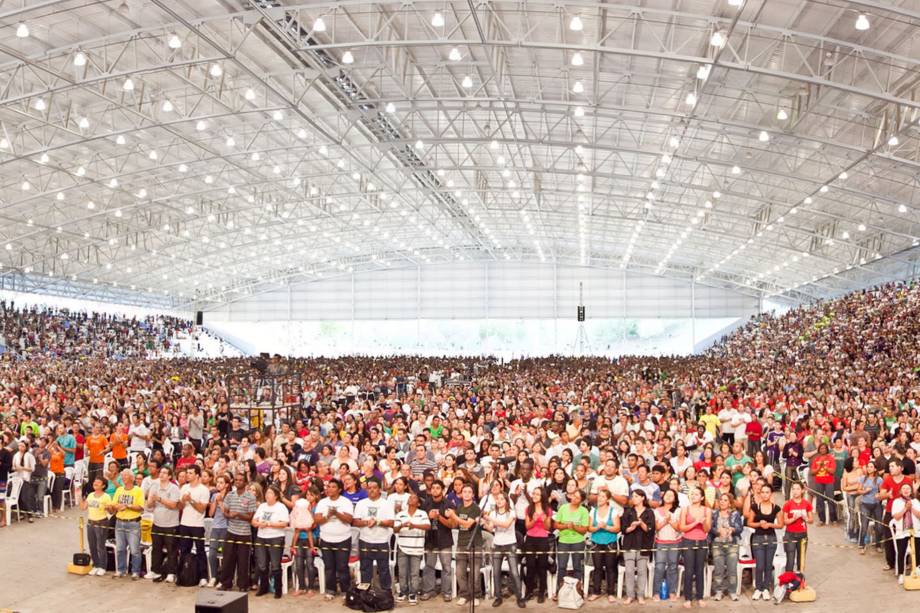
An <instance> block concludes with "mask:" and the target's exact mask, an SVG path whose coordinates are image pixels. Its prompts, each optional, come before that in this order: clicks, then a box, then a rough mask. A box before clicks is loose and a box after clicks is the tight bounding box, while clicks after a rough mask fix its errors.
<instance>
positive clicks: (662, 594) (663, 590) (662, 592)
mask: <svg viewBox="0 0 920 613" xmlns="http://www.w3.org/2000/svg"><path fill="white" fill-rule="evenodd" d="M669 595H670V594H669V593H668V580H667V579H664V580H662V582H661V587H660V588H659V589H658V598H660V599H662V600H667V599H668V596H669Z"/></svg>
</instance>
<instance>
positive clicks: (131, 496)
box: [112, 485, 144, 520]
mask: <svg viewBox="0 0 920 613" xmlns="http://www.w3.org/2000/svg"><path fill="white" fill-rule="evenodd" d="M112 503H113V504H127V505H135V506H139V507H142V508H143V506H144V492H143V490H141V488H139V487H138V486H136V485H135V486H134V487H133V488H131V489H130V490H126V489H125V488H124V486H119V487H118V489H117V490H115V495H114V496H112ZM140 516H141V512H140V511H132V510H130V509H125V510H123V511H119V512H118V513H116V514H115V517H117V518H118V519H123V520H129V519H137V518H138V517H140Z"/></svg>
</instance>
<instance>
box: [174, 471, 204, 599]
mask: <svg viewBox="0 0 920 613" xmlns="http://www.w3.org/2000/svg"><path fill="white" fill-rule="evenodd" d="M185 476H186V479H187V482H186V483H185V485H183V486H182V488H181V489H180V490H179V507H180V508H181V509H182V519H180V520H179V556H180V560H181V559H182V556H185V555H187V554H188V553H189V552H190V551H191V550H192V545H194V546H195V558H196V563H197V565H198V585H199V586H200V587H204V586H206V585H207V584H208V558H207V556H206V554H205V549H204V514H205V511H206V510H207V508H208V503H209V502H210V501H211V492H210V491H209V490H208V487H207V486H206V485H203V484H202V483H201V467H200V466H198V465H197V464H190V465H188V466H186V467H185Z"/></svg>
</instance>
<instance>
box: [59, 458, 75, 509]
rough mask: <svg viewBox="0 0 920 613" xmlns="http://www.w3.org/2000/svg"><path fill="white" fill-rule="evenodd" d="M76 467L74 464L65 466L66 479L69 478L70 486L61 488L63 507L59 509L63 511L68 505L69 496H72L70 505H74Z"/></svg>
mask: <svg viewBox="0 0 920 613" xmlns="http://www.w3.org/2000/svg"><path fill="white" fill-rule="evenodd" d="M75 472H76V471H75V469H74V467H73V466H65V467H64V479H66V480H67V483H68V484H69V486H68V487H67V488H66V489H63V488H62V489H61V508H60V509H58V510H59V511H63V510H64V507H65V506H66V505H67V498H70V506H73V504H74V503H73V476H74V474H75Z"/></svg>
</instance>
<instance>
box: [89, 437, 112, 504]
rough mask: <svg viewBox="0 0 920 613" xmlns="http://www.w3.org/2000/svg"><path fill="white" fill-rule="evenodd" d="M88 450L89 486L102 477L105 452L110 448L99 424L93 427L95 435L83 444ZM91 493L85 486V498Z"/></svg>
mask: <svg viewBox="0 0 920 613" xmlns="http://www.w3.org/2000/svg"><path fill="white" fill-rule="evenodd" d="M83 446H84V448H85V449H86V457H87V458H89V466H88V467H87V472H88V473H89V475H88V477H89V478H88V479H87V481H86V483H87V484H90V483H92V482H93V480H94V479H95V478H96V477H102V476H103V475H102V468H103V466H102V464H103V462H105V452H106V451H107V450H108V448H109V439H107V438H106V437H105V435H104V434H103V433H102V427H101V426H100V425H99V424H96V425H94V426H93V433H92V434H90V435H89V436H88V437H86V442H85V443H84V444H83ZM88 494H89V491H86V486H84V492H83V496H84V497H85V496H87V495H88Z"/></svg>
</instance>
